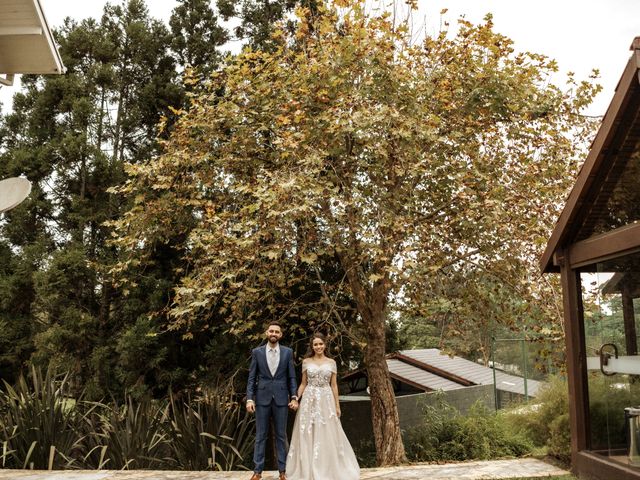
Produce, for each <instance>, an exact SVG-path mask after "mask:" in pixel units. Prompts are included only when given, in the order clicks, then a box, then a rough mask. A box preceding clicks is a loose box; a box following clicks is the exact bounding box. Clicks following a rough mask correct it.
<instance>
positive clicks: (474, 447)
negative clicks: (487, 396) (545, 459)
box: [404, 402, 533, 462]
mask: <svg viewBox="0 0 640 480" xmlns="http://www.w3.org/2000/svg"><path fill="white" fill-rule="evenodd" d="M404 441H405V445H406V449H407V456H408V458H409V459H410V460H412V461H420V462H434V461H462V460H489V459H496V458H503V457H520V456H522V455H525V454H527V453H530V452H531V450H532V448H533V445H532V444H531V441H530V440H528V439H527V438H526V437H525V436H523V435H521V434H519V433H517V432H513V431H512V430H511V429H510V428H509V427H508V425H506V424H505V422H504V419H503V418H502V415H500V414H496V413H495V412H493V411H489V410H488V409H487V407H486V406H484V405H482V404H481V403H479V402H478V403H476V404H474V405H473V406H472V407H471V408H470V409H469V411H468V412H467V413H466V414H465V415H462V414H461V413H460V412H458V411H457V410H456V409H455V408H454V407H452V406H450V405H448V404H446V403H444V402H440V403H438V404H436V405H433V406H432V405H429V406H426V407H425V408H424V423H423V424H421V425H418V426H415V427H412V428H411V429H409V430H407V431H406V432H405V435H404Z"/></svg>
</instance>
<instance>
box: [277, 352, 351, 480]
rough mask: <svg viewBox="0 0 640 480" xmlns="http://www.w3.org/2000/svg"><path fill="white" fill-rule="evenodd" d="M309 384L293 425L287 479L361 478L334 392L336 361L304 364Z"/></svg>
mask: <svg viewBox="0 0 640 480" xmlns="http://www.w3.org/2000/svg"><path fill="white" fill-rule="evenodd" d="M305 369H306V371H307V386H306V388H305V390H304V394H303V395H302V399H301V401H300V408H299V409H298V414H297V416H296V419H295V422H294V424H293V433H292V434H291V446H290V447H289V455H288V457H287V479H288V480H358V479H359V478H360V467H359V466H358V461H357V460H356V456H355V454H354V453H353V449H352V448H351V444H349V440H347V436H346V435H345V434H344V431H343V430H342V424H341V423H340V418H339V417H338V416H337V415H336V405H335V400H334V398H333V392H332V391H331V374H332V373H336V363H335V362H334V361H333V360H330V361H329V362H327V363H323V364H321V365H315V364H313V363H308V364H303V365H302V371H303V372H304V371H305Z"/></svg>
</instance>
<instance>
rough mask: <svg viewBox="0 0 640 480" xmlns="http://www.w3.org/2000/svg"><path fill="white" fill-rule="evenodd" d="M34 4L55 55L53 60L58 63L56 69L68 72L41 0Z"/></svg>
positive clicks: (61, 72)
mask: <svg viewBox="0 0 640 480" xmlns="http://www.w3.org/2000/svg"><path fill="white" fill-rule="evenodd" d="M33 6H34V7H35V9H36V12H37V13H38V18H39V20H40V24H41V25H42V30H43V34H44V35H45V37H46V39H47V44H48V45H49V50H50V51H51V55H52V56H53V61H54V62H55V64H56V70H57V72H56V73H58V74H63V73H65V72H66V68H65V66H64V64H63V63H62V57H61V56H60V52H59V51H58V48H57V47H56V43H55V40H54V38H53V33H52V32H51V29H50V28H49V23H48V22H47V18H46V17H45V15H44V11H43V10H42V5H40V0H33Z"/></svg>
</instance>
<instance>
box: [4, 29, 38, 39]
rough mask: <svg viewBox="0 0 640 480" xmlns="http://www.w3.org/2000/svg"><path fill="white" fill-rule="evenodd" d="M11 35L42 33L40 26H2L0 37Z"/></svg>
mask: <svg viewBox="0 0 640 480" xmlns="http://www.w3.org/2000/svg"><path fill="white" fill-rule="evenodd" d="M10 35H42V28H40V27H0V37H8V36H10Z"/></svg>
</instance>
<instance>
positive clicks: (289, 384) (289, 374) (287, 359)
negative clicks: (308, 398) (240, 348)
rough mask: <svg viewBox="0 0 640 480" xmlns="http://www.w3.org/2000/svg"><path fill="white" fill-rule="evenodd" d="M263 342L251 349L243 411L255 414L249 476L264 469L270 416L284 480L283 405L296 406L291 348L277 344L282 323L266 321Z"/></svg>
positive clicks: (256, 477)
mask: <svg viewBox="0 0 640 480" xmlns="http://www.w3.org/2000/svg"><path fill="white" fill-rule="evenodd" d="M265 335H266V337H267V344H266V345H262V346H261V347H258V348H254V349H253V350H252V351H251V366H250V367H249V381H248V383H247V411H249V412H250V413H254V412H255V414H256V445H255V448H254V450H253V463H254V464H255V467H254V469H253V472H254V473H253V476H252V477H251V480H260V479H261V478H262V470H263V469H264V451H265V446H266V443H267V432H268V431H269V421H270V420H271V419H273V425H274V430H275V437H276V450H277V456H278V470H279V471H280V480H286V478H287V477H286V475H285V470H286V461H287V448H288V447H287V413H288V412H287V407H289V408H291V409H292V410H296V409H297V408H298V397H297V395H296V394H297V389H298V385H297V383H296V373H295V369H294V366H293V351H292V350H291V349H290V348H287V347H284V346H282V345H280V343H279V342H280V339H281V338H282V327H281V326H280V324H279V323H278V322H271V323H269V324H268V325H267V330H266V332H265Z"/></svg>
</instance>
